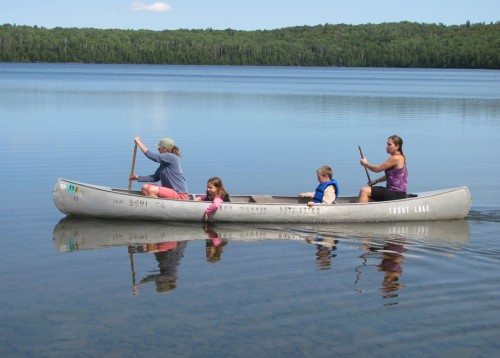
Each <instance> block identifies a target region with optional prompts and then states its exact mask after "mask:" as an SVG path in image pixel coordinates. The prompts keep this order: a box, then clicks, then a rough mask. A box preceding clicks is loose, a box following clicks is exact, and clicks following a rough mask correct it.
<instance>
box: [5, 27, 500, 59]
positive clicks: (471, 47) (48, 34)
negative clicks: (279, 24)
mask: <svg viewBox="0 0 500 358" xmlns="http://www.w3.org/2000/svg"><path fill="white" fill-rule="evenodd" d="M0 62H57V63H69V62H76V63H120V64H122V63H127V64H186V65H188V64H189V65H257V66H259V65H261V66H264V65H265V66H326V67H328V66H337V67H420V68H482V69H499V68H500V22H496V23H491V24H470V23H469V22H467V23H466V24H464V25H459V26H458V25H454V26H445V25H442V24H420V23H412V22H399V23H383V24H366V25H345V24H339V25H330V24H325V25H317V26H297V27H288V28H283V29H276V30H258V31H239V30H232V29H226V30H212V29H205V30H185V29H180V30H165V31H150V30H119V29H110V30H102V29H90V28H82V29H80V28H54V29H46V28H43V27H37V26H34V27H31V26H16V25H10V24H5V25H1V26H0Z"/></svg>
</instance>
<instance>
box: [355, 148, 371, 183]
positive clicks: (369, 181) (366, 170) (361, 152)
mask: <svg viewBox="0 0 500 358" xmlns="http://www.w3.org/2000/svg"><path fill="white" fill-rule="evenodd" d="M358 149H359V154H360V155H361V159H363V158H364V157H365V156H364V155H363V151H362V150H361V146H359V145H358ZM364 168H365V173H366V177H367V178H368V183H371V181H372V180H371V179H370V174H369V173H368V169H366V167H364Z"/></svg>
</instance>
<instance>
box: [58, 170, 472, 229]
mask: <svg viewBox="0 0 500 358" xmlns="http://www.w3.org/2000/svg"><path fill="white" fill-rule="evenodd" d="M52 194H53V199H54V203H55V205H56V207H57V208H58V209H59V210H60V211H61V212H62V213H64V214H66V215H70V216H82V217H97V218H110V219H134V220H161V221H179V222H182V221H184V222H190V221H191V222H193V221H195V222H196V221H198V222H199V221H202V220H203V216H204V211H205V209H206V208H207V207H208V206H209V205H210V203H209V202H198V201H194V200H171V199H162V198H149V197H145V196H142V195H141V194H140V193H139V192H135V191H127V190H122V189H113V188H109V187H103V186H96V185H91V184H85V183H80V182H76V181H72V180H67V179H58V180H57V182H56V185H55V187H54V190H53V192H52ZM231 200H232V201H231V202H229V203H223V204H221V206H220V207H219V209H218V210H217V212H216V213H215V214H214V215H213V217H212V218H211V220H212V221H214V222H240V223H243V222H249V223H256V222H261V223H266V222H267V223H278V222H282V223H351V222H352V223H355V222H358V223H360V222H393V221H428V220H431V221H434V220H458V219H463V218H465V217H466V216H467V214H468V212H469V210H470V206H471V202H472V199H471V195H470V192H469V190H468V189H467V187H458V188H451V189H444V190H439V191H433V192H426V193H419V194H418V196H416V197H411V198H407V199H402V200H397V201H386V202H371V203H367V204H359V203H355V202H354V201H355V198H339V203H338V204H334V205H315V206H313V207H312V208H309V207H308V206H307V205H306V204H305V201H304V200H303V199H299V198H295V197H277V196H232V197H231Z"/></svg>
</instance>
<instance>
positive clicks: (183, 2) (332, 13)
mask: <svg viewBox="0 0 500 358" xmlns="http://www.w3.org/2000/svg"><path fill="white" fill-rule="evenodd" d="M499 20H500V1H499V0H471V1H466V0H342V1H340V0H301V1H298V0H253V1H243V0H212V1H210V0H137V1H135V0H0V24H6V23H8V24H16V25H29V26H35V25H37V26H39V27H46V28H54V27H80V28H82V27H92V28H100V29H108V28H113V29H114V28H117V29H148V30H176V29H180V28H183V29H207V28H212V29H215V30H220V29H227V28H231V29H235V30H264V29H277V28H282V27H289V26H302V25H318V24H325V23H329V24H338V23H346V24H353V25H357V24H366V23H375V24H378V23H382V22H399V21H412V22H421V23H438V24H439V23H442V24H445V25H461V24H465V23H466V22H467V21H470V22H471V23H478V22H485V23H490V22H492V21H493V22H496V21H499Z"/></svg>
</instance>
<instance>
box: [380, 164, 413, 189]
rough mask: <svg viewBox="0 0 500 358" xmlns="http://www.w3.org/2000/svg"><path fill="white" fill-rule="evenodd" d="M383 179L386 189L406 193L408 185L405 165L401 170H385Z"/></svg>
mask: <svg viewBox="0 0 500 358" xmlns="http://www.w3.org/2000/svg"><path fill="white" fill-rule="evenodd" d="M385 177H386V179H387V185H386V188H387V189H390V190H394V191H402V192H404V193H406V189H407V185H408V170H407V169H406V165H405V166H404V167H402V168H401V169H397V168H394V167H393V168H390V169H387V170H386V171H385Z"/></svg>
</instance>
